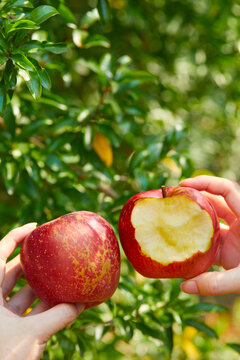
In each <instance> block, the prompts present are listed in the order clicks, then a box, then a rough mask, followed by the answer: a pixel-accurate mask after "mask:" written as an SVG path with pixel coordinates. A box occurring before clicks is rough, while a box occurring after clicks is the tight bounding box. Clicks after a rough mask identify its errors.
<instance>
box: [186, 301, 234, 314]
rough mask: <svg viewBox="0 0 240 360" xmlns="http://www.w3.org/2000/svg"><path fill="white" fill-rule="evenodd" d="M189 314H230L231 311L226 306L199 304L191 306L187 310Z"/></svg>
mask: <svg viewBox="0 0 240 360" xmlns="http://www.w3.org/2000/svg"><path fill="white" fill-rule="evenodd" d="M186 311H187V313H189V314H193V313H195V312H196V313H198V312H217V313H218V312H229V309H228V308H227V307H226V306H223V305H220V304H214V303H198V304H194V305H192V306H189V307H188V308H187V309H186Z"/></svg>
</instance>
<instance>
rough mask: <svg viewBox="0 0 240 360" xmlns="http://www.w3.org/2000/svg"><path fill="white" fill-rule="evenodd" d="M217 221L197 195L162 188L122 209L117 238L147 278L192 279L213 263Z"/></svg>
mask: <svg viewBox="0 0 240 360" xmlns="http://www.w3.org/2000/svg"><path fill="white" fill-rule="evenodd" d="M219 231H220V228H219V221H218V218H217V215H216V212H215V209H214V208H213V206H212V204H211V203H210V201H209V200H208V198H207V197H206V196H204V195H203V194H202V193H200V192H199V191H198V190H195V189H192V188H186V187H169V188H165V187H162V188H161V189H158V190H152V191H146V192H143V193H139V194H137V195H135V196H133V197H132V198H130V199H129V200H128V201H127V202H126V204H125V205H124V207H123V209H122V211H121V214H120V219H119V235H120V240H121V243H122V247H123V249H124V251H125V254H126V256H127V258H128V260H129V261H130V263H131V264H132V265H133V267H134V268H135V269H136V270H137V271H138V272H139V273H140V274H142V275H143V276H145V277H149V278H185V279H188V278H192V277H194V276H196V275H198V274H200V273H202V272H204V271H206V270H208V269H209V267H210V266H211V265H212V264H213V261H214V258H215V257H216V254H217V251H218V248H219V240H218V239H219Z"/></svg>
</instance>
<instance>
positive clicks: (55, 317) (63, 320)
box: [31, 304, 85, 342]
mask: <svg viewBox="0 0 240 360" xmlns="http://www.w3.org/2000/svg"><path fill="white" fill-rule="evenodd" d="M84 308H85V305H84V304H58V305H56V306H54V307H52V308H51V309H49V310H47V311H44V312H42V313H40V314H37V315H33V316H31V319H32V320H33V321H34V324H35V329H36V332H37V335H38V336H39V337H40V340H41V341H43V342H46V341H47V340H48V339H49V338H50V337H51V336H52V335H53V334H55V333H56V332H57V331H59V330H61V329H63V328H64V327H65V326H66V325H68V324H70V323H71V322H72V321H74V320H75V319H76V318H77V317H78V316H79V315H80V314H81V312H82V311H83V310H84ZM33 318H34V319H33Z"/></svg>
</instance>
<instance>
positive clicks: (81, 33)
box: [72, 29, 89, 48]
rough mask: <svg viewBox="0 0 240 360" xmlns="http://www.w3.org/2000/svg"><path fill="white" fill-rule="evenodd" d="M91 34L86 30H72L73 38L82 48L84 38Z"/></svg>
mask: <svg viewBox="0 0 240 360" xmlns="http://www.w3.org/2000/svg"><path fill="white" fill-rule="evenodd" d="M88 36H89V33H88V32H87V31H85V30H79V29H74V30H73V32H72V38H73V42H74V44H75V45H76V46H77V47H79V48H81V47H82V46H83V42H84V40H85V39H86V38H87V37H88Z"/></svg>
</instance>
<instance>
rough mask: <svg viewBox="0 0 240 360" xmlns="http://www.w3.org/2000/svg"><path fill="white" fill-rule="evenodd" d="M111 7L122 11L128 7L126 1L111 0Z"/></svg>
mask: <svg viewBox="0 0 240 360" xmlns="http://www.w3.org/2000/svg"><path fill="white" fill-rule="evenodd" d="M110 5H111V7H112V8H114V9H118V10H120V9H122V8H123V7H124V6H125V5H126V0H110Z"/></svg>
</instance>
